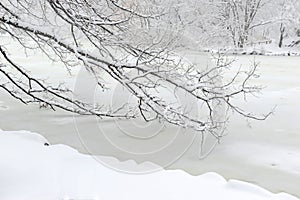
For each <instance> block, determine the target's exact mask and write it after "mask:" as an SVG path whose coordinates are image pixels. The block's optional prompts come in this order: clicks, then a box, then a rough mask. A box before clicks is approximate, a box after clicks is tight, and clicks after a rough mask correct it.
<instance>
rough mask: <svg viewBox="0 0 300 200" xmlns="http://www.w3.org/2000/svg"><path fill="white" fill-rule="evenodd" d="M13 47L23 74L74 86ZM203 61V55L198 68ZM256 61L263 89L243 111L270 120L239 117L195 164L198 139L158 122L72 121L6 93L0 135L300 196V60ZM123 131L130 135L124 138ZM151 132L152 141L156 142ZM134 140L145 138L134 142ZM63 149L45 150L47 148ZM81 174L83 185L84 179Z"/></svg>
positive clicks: (54, 68) (246, 59)
mask: <svg viewBox="0 0 300 200" xmlns="http://www.w3.org/2000/svg"><path fill="white" fill-rule="evenodd" d="M12 49H13V51H15V52H14V55H13V56H14V57H15V59H16V60H17V62H19V63H26V65H27V66H29V68H28V69H30V70H32V71H34V72H35V73H36V74H37V75H38V76H39V75H41V76H42V77H48V76H49V77H52V78H53V79H54V80H55V81H59V80H61V79H63V80H66V81H68V80H70V82H72V81H71V80H72V78H74V77H70V78H67V77H68V73H66V72H64V73H63V72H62V70H61V67H60V66H58V65H57V64H55V63H54V64H48V63H47V62H46V61H45V60H44V58H43V57H42V56H40V57H38V56H36V57H35V58H32V59H30V60H24V57H22V56H21V53H19V52H18V49H17V48H14V47H13V48H12ZM206 57H207V56H206V55H200V56H199V62H203V60H202V59H205V58H206ZM237 59H238V61H237V62H236V65H237V66H238V65H239V64H244V65H249V63H251V62H252V61H253V57H252V56H238V57H237ZM255 59H256V61H259V62H260V73H261V78H260V80H259V81H258V83H259V84H262V85H265V86H267V88H265V89H264V90H263V93H262V95H261V97H260V98H259V99H256V100H255V101H254V99H249V101H248V102H247V109H248V110H252V111H254V112H267V111H269V110H270V109H271V108H272V107H273V106H274V105H277V108H276V111H275V115H273V116H271V117H270V118H269V119H268V120H267V121H265V122H252V123H251V127H248V126H247V123H246V122H245V121H243V120H242V119H241V118H240V117H238V116H233V117H232V119H231V123H230V124H229V127H228V130H227V133H228V135H227V136H226V137H224V138H223V139H222V140H221V143H220V144H218V145H217V146H216V148H215V149H214V151H212V153H211V154H210V155H209V156H208V157H207V158H205V159H203V160H199V159H198V158H197V154H198V151H199V143H200V142H199V140H200V137H199V136H198V135H193V134H188V133H183V132H182V131H181V130H178V129H176V128H174V127H170V128H163V127H161V126H160V125H158V124H150V125H146V124H144V123H142V122H139V121H130V120H129V121H114V120H101V121H100V120H98V119H95V118H92V117H78V116H74V117H73V116H70V114H69V113H65V112H61V111H57V112H52V111H50V110H40V109H38V108H37V107H36V106H32V105H29V106H24V105H22V104H21V103H19V102H17V101H16V100H14V99H12V98H11V97H10V96H8V95H7V94H6V93H4V92H3V91H0V127H1V128H2V129H3V130H29V131H32V132H37V133H39V134H41V135H43V136H44V137H46V138H47V140H49V142H50V143H51V144H61V143H62V144H66V145H69V146H72V147H74V148H76V149H77V150H79V151H80V152H83V153H90V154H93V155H104V156H113V157H115V158H118V159H119V160H122V161H126V160H129V159H135V161H137V162H138V163H143V162H145V161H151V162H153V163H155V164H157V165H151V166H148V168H146V171H151V170H157V169H158V168H160V166H162V167H164V168H167V169H182V170H184V171H186V172H188V173H190V174H193V175H200V174H203V173H206V172H217V173H218V174H221V175H222V176H223V177H225V178H226V179H239V180H244V181H247V182H252V183H255V184H256V185H259V186H262V187H264V188H267V189H268V190H270V191H272V192H276V193H278V192H282V191H283V192H287V193H290V194H293V195H296V196H298V197H300V189H299V185H300V132H299V130H300V124H299V120H298V119H299V118H300V112H299V110H300V101H299V99H300V79H299V77H300V57H281V56H277V57H271V56H258V57H256V58H255ZM75 75H76V73H75ZM124 133H130V134H133V135H131V137H129V136H128V135H125V134H124ZM153 133H156V134H157V135H155V137H153V135H152V134H153ZM158 133H159V134H158ZM132 136H138V137H143V138H148V139H147V140H144V139H142V138H139V139H138V140H136V139H133V138H134V137H132ZM170 141H171V142H170ZM207 146H208V147H207V148H206V149H209V147H210V145H209V143H208V145H207ZM60 147H61V145H58V146H49V148H50V149H51V148H60ZM0 148H1V153H3V151H5V152H9V150H8V149H7V150H6V149H5V150H3V148H2V146H0ZM41 148H45V147H41ZM64 148H65V147H64ZM24 152H25V151H24ZM72 152H73V150H72ZM8 155H9V154H8ZM81 156H82V155H81ZM83 157H84V156H83ZM53 159H54V158H53ZM89 162H90V161H89ZM105 163H106V164H107V163H108V164H109V165H110V167H113V168H116V169H119V170H124V169H126V171H131V172H132V171H133V172H135V171H136V170H137V169H136V168H135V167H133V168H131V167H132V166H131V167H129V168H128V166H126V165H121V164H120V163H118V162H111V159H108V160H106V161H105ZM45 165H47V163H46V164H45ZM57 165H59V163H57ZM87 165H89V164H87ZM1 166H2V165H1ZM72 166H73V165H72ZM44 167H45V166H44ZM78 167H79V166H78ZM45 169H47V168H45ZM99 170H100V169H99ZM143 170H145V168H143ZM25 172H26V171H25ZM70 173H71V172H70ZM74 173H75V172H74ZM176 173H182V172H178V171H176V172H174V174H176ZM5 174H6V173H5ZM5 174H4V175H5ZM170 174H171V173H170ZM4 175H3V176H4ZM1 176H2V174H1ZM5 176H6V175H5ZM70 176H71V175H70ZM78 176H80V177H81V178H82V179H84V176H81V175H78ZM48 178H49V179H50V177H48ZM0 180H2V178H1V179H0ZM5 180H8V179H5ZM20 180H21V179H20ZM72 180H73V179H72ZM11 181H13V179H11ZM22 181H23V180H22ZM25 181H26V180H25ZM32 181H34V180H32ZM18 182H20V181H18ZM37 182H38V181H37ZM37 182H36V184H37ZM1 184H3V182H2V181H1ZM193 187H194V186H193ZM0 188H1V187H0ZM176 190H178V189H176ZM216 193H217V192H216ZM0 194H1V192H0ZM0 199H2V198H0ZM243 199H244V198H243Z"/></svg>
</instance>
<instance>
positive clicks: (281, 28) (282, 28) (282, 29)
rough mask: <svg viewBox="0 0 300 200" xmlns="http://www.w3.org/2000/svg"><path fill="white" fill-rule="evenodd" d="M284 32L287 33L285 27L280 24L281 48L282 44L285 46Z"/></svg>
mask: <svg viewBox="0 0 300 200" xmlns="http://www.w3.org/2000/svg"><path fill="white" fill-rule="evenodd" d="M284 32H285V27H284V26H283V24H282V23H281V24H280V38H279V44H278V46H279V48H281V47H282V44H283V38H284Z"/></svg>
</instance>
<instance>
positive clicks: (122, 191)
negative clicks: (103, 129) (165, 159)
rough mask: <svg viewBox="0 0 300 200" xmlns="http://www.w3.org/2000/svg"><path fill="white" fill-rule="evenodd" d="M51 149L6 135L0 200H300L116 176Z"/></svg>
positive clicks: (164, 174) (188, 181)
mask: <svg viewBox="0 0 300 200" xmlns="http://www.w3.org/2000/svg"><path fill="white" fill-rule="evenodd" d="M45 143H47V140H46V139H45V138H43V137H42V136H40V135H38V134H34V133H30V132H26V131H19V132H5V131H1V130H0V177H1V178H0V199H5V200H27V199H28V200H40V199H44V200H58V199H66V200H67V199H73V200H74V199H76V200H81V199H95V200H96V199H106V200H109V199H113V200H116V199H130V200H139V199H149V200H150V199H151V200H153V199H172V200H175V199H180V200H182V199H189V200H191V199H207V200H219V199H231V200H240V199H243V200H248V199H249V200H297V198H295V197H293V196H291V195H288V194H285V193H280V194H273V193H271V192H268V191H267V190H264V189H262V188H260V187H258V186H255V185H253V184H249V183H246V182H242V181H237V180H230V181H228V182H227V181H226V180H225V179H224V178H223V177H222V176H220V175H218V174H216V173H206V174H204V175H201V176H197V177H193V176H191V175H189V174H187V173H184V172H182V171H180V170H176V171H159V172H156V173H150V174H143V175H133V174H126V173H121V172H116V171H114V170H112V169H110V168H106V167H105V166H103V165H102V164H101V163H99V162H97V160H96V159H93V157H92V156H87V155H83V154H80V153H78V152H77V151H76V150H75V149H72V148H70V147H68V146H65V145H50V146H47V145H45ZM106 159H109V158H106ZM124 165H126V162H125V163H124ZM127 165H128V163H127ZM129 165H137V164H135V163H129ZM143 165H144V167H148V165H151V163H144V164H141V166H143Z"/></svg>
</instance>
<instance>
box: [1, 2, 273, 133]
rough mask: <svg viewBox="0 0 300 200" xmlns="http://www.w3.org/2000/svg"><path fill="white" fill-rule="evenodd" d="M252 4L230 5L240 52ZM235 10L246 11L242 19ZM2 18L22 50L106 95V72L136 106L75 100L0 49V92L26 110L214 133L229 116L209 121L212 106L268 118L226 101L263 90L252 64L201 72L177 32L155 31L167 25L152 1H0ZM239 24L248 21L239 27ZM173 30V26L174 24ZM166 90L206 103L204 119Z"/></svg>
mask: <svg viewBox="0 0 300 200" xmlns="http://www.w3.org/2000/svg"><path fill="white" fill-rule="evenodd" d="M250 2H252V1H249V2H248V1H247V4H246V5H243V6H242V5H240V4H238V3H235V2H233V1H232V2H229V3H228V5H230V6H229V8H228V9H230V11H228V12H230V13H231V14H230V15H232V14H233V15H234V16H235V18H234V20H235V23H234V24H235V25H236V26H234V27H233V26H229V28H230V29H232V31H233V37H234V40H235V41H236V42H237V45H238V46H239V47H242V46H243V45H244V44H245V42H246V40H247V36H248V31H249V30H250V29H251V26H253V24H252V22H253V19H254V18H255V15H256V13H257V11H258V10H259V8H260V7H261V6H262V5H261V1H253V2H252V3H250ZM236 12H245V15H243V19H239V17H240V15H239V13H236ZM0 13H1V15H0V28H1V30H2V31H4V32H6V33H7V34H9V35H10V36H11V37H12V38H14V39H15V40H16V41H18V42H19V43H20V44H21V45H22V47H23V48H24V49H39V50H40V51H42V52H44V53H45V54H46V55H47V56H48V57H49V59H54V60H55V59H57V58H59V59H60V61H61V62H63V63H64V65H65V66H66V68H67V70H73V69H74V68H75V67H77V66H80V65H84V66H85V68H86V69H87V70H88V71H89V72H90V73H91V74H92V75H93V76H94V78H95V79H96V80H97V83H98V87H101V88H103V89H104V90H105V89H106V88H107V87H108V86H106V83H105V81H104V80H103V79H102V78H103V77H101V74H102V72H105V73H106V74H108V75H109V76H110V77H111V78H113V79H114V80H116V81H117V82H118V83H119V84H121V85H122V86H123V87H124V88H126V89H127V90H128V91H129V92H130V93H131V94H132V95H134V96H135V98H136V100H137V104H136V107H135V108H131V107H130V106H129V105H127V104H126V103H124V105H122V106H121V108H115V109H114V108H109V109H107V107H105V108H106V109H103V108H104V107H103V106H99V107H98V106H97V107H95V106H93V105H89V104H88V103H86V102H84V101H83V100H81V99H77V98H76V96H75V98H74V97H73V95H74V94H73V93H72V90H70V89H69V88H66V87H64V86H62V85H58V86H54V85H48V84H47V83H46V82H45V81H43V80H40V79H39V77H34V75H32V74H31V73H30V72H29V71H27V70H26V66H25V65H23V64H22V63H17V62H16V61H14V60H12V59H11V58H10V53H9V52H8V51H7V50H6V47H5V45H2V46H0V52H1V66H0V77H1V82H0V87H1V88H2V89H4V90H5V91H7V92H8V93H9V94H10V95H12V96H13V97H15V98H17V99H19V100H20V101H22V102H23V103H25V104H28V103H38V104H39V105H40V106H41V107H50V108H52V109H53V110H55V109H56V108H60V109H63V110H66V111H70V112H74V113H78V114H81V115H95V116H99V117H118V118H131V117H142V118H143V119H144V120H145V121H151V120H162V121H166V122H168V123H171V124H175V125H177V126H180V127H185V128H192V129H194V130H196V131H201V132H210V133H212V134H215V130H217V129H218V128H220V127H222V126H223V125H224V123H225V122H226V117H225V118H224V120H219V119H218V120H217V119H216V118H215V117H214V115H215V114H216V112H218V106H217V105H222V106H225V110H231V111H233V112H236V113H238V114H240V115H241V116H243V117H246V118H251V119H256V120H264V119H266V118H267V117H268V115H269V114H267V115H264V116H261V117H259V116H256V115H254V114H252V113H250V112H247V111H244V110H242V109H241V108H240V107H239V106H238V105H235V104H234V103H233V102H232V101H231V99H232V98H234V97H237V96H243V95H248V94H253V93H255V92H258V91H259V90H260V88H259V87H257V86H253V85H251V84H250V80H251V79H252V78H255V76H256V74H255V72H256V67H257V64H254V65H253V68H252V69H251V70H249V71H244V70H239V71H237V72H236V73H235V74H234V75H233V76H232V78H231V79H230V80H228V81H224V82H220V80H222V78H223V76H224V73H226V72H227V73H228V72H229V71H230V70H229V69H230V66H231V64H232V63H231V61H228V60H226V59H225V58H224V57H222V56H221V55H217V56H216V58H215V59H214V61H215V65H214V66H210V67H209V68H205V69H203V68H199V66H196V65H194V64H191V63H189V62H185V61H184V60H183V59H182V58H180V56H179V54H177V53H176V48H177V47H182V46H183V45H184V44H182V43H181V35H180V34H179V32H180V31H176V30H174V32H176V34H166V32H161V31H157V30H158V28H157V26H158V25H160V24H163V23H164V22H162V21H161V19H162V18H163V17H165V16H164V14H165V13H164V10H163V9H161V7H160V6H158V5H156V4H154V3H151V1H149V2H147V3H146V2H144V1H142V2H135V1H132V2H127V1H115V0H100V1H98V0H97V1H96V0H76V1H69V0H64V1H61V0H18V1H14V0H5V1H2V2H1V3H0ZM240 20H245V23H242V24H241V25H239V24H237V23H238V22H240ZM237 25H239V27H237ZM170 26H171V25H170ZM240 26H241V27H240ZM173 28H178V26H177V25H176V24H175V25H174V27H173ZM171 30H172V27H171ZM236 34H238V35H237V37H236ZM100 72H101V73H100ZM166 87H167V88H170V89H171V90H173V91H174V92H173V95H174V98H175V99H176V95H177V93H185V94H186V95H188V96H189V98H192V99H194V100H196V102H197V103H199V105H200V104H201V105H203V107H204V108H203V109H201V111H200V112H203V113H201V114H202V115H203V114H204V115H205V116H206V117H205V118H201V119H200V118H199V117H197V116H193V115H191V114H190V112H189V111H188V110H186V108H185V107H184V105H181V104H180V102H177V103H175V104H171V103H170V102H169V101H168V99H166V98H164V97H163V95H162V89H163V88H166ZM100 103H101V102H100ZM215 136H216V137H219V136H218V135H217V134H215Z"/></svg>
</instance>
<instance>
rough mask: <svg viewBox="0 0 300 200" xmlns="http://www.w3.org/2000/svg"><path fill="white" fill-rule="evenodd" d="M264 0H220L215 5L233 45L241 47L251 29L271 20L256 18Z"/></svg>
mask: <svg viewBox="0 0 300 200" xmlns="http://www.w3.org/2000/svg"><path fill="white" fill-rule="evenodd" d="M265 3H266V2H265V1H264V0H222V1H221V2H219V3H218V4H217V5H218V6H219V11H220V14H219V15H220V16H219V18H220V20H222V22H223V26H224V27H225V28H226V29H227V30H228V31H229V34H230V36H231V39H232V41H233V43H234V46H235V47H238V48H243V47H244V45H245V44H246V42H247V41H248V38H249V34H250V32H251V30H253V29H254V28H256V27H258V26H263V25H266V24H269V23H271V22H272V20H264V19H260V20H257V15H258V13H259V12H260V10H261V9H262V8H263V6H264V5H265Z"/></svg>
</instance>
